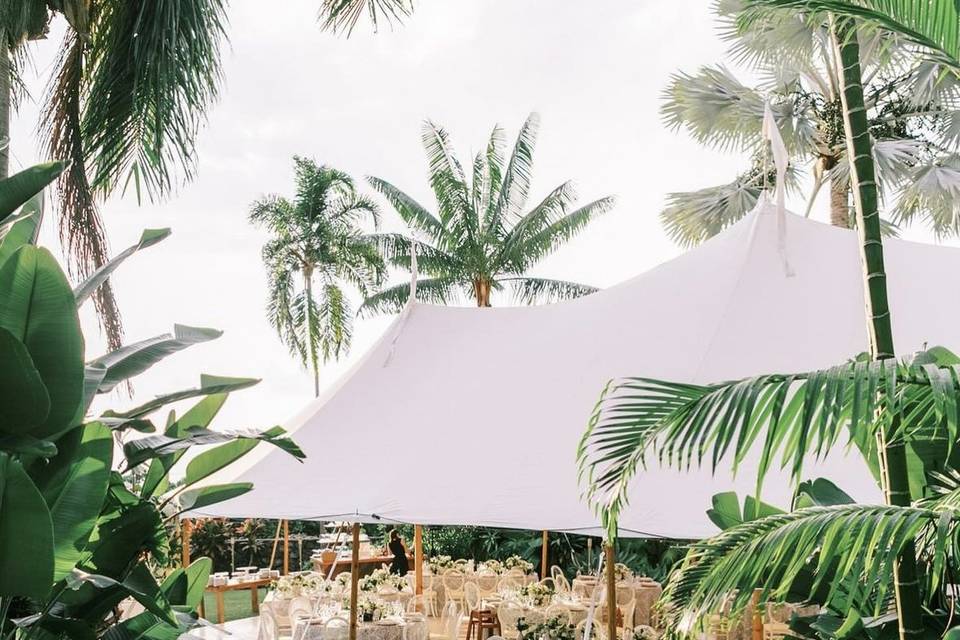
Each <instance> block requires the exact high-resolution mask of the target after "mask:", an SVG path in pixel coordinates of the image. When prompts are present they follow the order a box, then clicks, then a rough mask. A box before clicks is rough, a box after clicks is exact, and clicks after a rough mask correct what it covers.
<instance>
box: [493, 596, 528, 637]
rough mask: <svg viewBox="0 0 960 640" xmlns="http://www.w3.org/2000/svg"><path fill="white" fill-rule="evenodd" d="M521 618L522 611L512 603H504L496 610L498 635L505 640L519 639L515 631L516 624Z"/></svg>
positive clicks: (518, 633)
mask: <svg viewBox="0 0 960 640" xmlns="http://www.w3.org/2000/svg"><path fill="white" fill-rule="evenodd" d="M522 617H523V609H522V608H521V607H520V606H519V605H517V604H515V603H513V602H504V603H503V604H501V605H500V608H499V609H498V610H497V618H498V619H499V620H500V633H501V634H502V635H503V637H504V639H505V640H517V639H518V638H519V637H520V631H519V629H517V622H518V621H519V620H520V618H522Z"/></svg>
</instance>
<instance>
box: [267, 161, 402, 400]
mask: <svg viewBox="0 0 960 640" xmlns="http://www.w3.org/2000/svg"><path fill="white" fill-rule="evenodd" d="M294 167H295V171H296V185H297V195H296V197H295V198H294V199H293V201H290V200H287V199H286V198H283V197H281V196H276V195H274V196H268V197H266V198H263V199H262V200H258V201H257V202H255V203H254V204H253V206H252V207H251V209H250V221H251V222H253V223H255V224H258V225H261V226H263V227H266V229H267V230H268V231H269V232H270V235H271V238H270V240H269V241H268V242H267V244H266V245H264V247H263V263H264V266H266V269H267V279H268V289H269V301H268V302H267V317H268V318H269V320H270V324H272V325H273V327H274V329H275V330H276V331H277V333H278V334H279V335H280V339H281V340H282V341H283V342H284V344H286V345H287V347H288V348H289V349H290V353H292V354H293V355H295V356H297V357H298V358H299V359H300V361H301V362H302V363H303V365H304V366H306V367H309V368H310V369H311V371H312V372H313V384H314V393H315V394H316V395H319V394H320V361H321V360H322V361H323V362H327V361H328V360H330V359H331V358H337V357H339V356H340V354H341V353H345V352H347V351H348V350H349V349H350V339H351V336H352V335H353V315H354V312H353V310H352V307H351V304H350V300H349V298H348V296H347V294H346V292H345V291H344V286H345V285H349V286H351V287H354V288H355V289H357V290H358V291H359V292H360V294H361V295H363V296H367V295H369V294H370V293H371V292H372V290H373V289H375V288H376V287H377V286H379V285H380V283H381V282H382V280H383V276H384V272H385V271H386V265H385V264H384V261H383V258H382V257H381V256H380V253H379V251H378V248H377V244H376V241H375V240H374V239H373V238H372V237H371V236H369V235H366V234H364V233H363V232H362V231H361V230H360V228H359V226H358V225H359V224H360V223H361V222H363V221H370V222H372V223H373V224H374V225H376V224H377V223H378V222H379V212H378V211H377V207H376V204H375V203H374V202H372V201H371V200H370V199H368V198H367V197H365V196H363V195H360V194H358V193H357V191H356V188H355V186H354V183H353V180H352V179H351V178H350V176H348V175H347V174H345V173H343V172H342V171H338V170H336V169H332V168H330V167H325V166H317V164H316V163H315V162H313V161H312V160H307V159H305V158H294Z"/></svg>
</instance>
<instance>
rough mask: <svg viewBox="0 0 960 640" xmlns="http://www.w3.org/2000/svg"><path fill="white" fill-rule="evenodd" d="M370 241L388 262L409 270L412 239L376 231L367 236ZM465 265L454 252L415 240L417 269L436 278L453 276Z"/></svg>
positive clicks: (461, 270) (460, 271) (397, 234)
mask: <svg viewBox="0 0 960 640" xmlns="http://www.w3.org/2000/svg"><path fill="white" fill-rule="evenodd" d="M369 238H370V241H371V242H372V243H373V244H374V246H375V247H376V248H377V250H378V251H379V252H380V254H381V255H383V257H384V258H386V259H387V260H388V261H389V262H390V264H392V265H394V266H396V267H400V268H402V269H406V270H407V271H409V270H410V268H411V264H412V260H411V257H410V253H411V247H412V244H413V241H412V240H411V239H410V238H408V237H406V236H404V235H402V234H399V233H377V234H371V235H370V236H369ZM464 267H465V265H464V264H463V262H462V261H461V260H460V259H459V258H458V256H457V254H456V253H452V254H451V253H447V252H445V251H442V250H440V249H437V248H436V247H433V246H431V245H429V244H427V243H424V242H417V269H419V270H420V272H421V273H425V274H427V275H429V276H433V277H437V278H447V279H449V278H455V277H456V276H457V274H459V273H462V272H463V270H464Z"/></svg>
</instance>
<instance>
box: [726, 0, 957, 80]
mask: <svg viewBox="0 0 960 640" xmlns="http://www.w3.org/2000/svg"><path fill="white" fill-rule="evenodd" d="M744 3H745V6H746V8H747V9H748V10H747V11H745V12H744V13H743V14H742V16H741V24H743V25H744V26H745V27H747V26H749V24H750V23H751V22H752V21H754V20H757V19H758V16H763V15H764V13H765V11H766V10H769V9H794V10H801V11H820V12H829V13H833V14H836V15H843V16H849V17H851V18H856V19H858V20H863V21H866V22H869V23H872V24H875V25H877V26H879V27H881V28H883V29H886V30H888V31H891V32H894V33H897V34H900V35H902V36H903V37H905V38H906V39H908V40H909V41H910V42H912V43H914V44H916V45H918V46H920V47H923V48H925V49H929V50H930V51H931V52H932V53H933V54H934V55H935V56H936V59H937V60H938V61H940V62H942V63H944V64H948V65H950V66H952V67H953V68H955V69H960V7H958V5H957V3H956V2H954V1H953V0H744Z"/></svg>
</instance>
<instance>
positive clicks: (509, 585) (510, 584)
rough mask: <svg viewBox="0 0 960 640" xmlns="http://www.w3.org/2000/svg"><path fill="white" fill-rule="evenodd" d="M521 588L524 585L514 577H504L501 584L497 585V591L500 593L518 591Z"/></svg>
mask: <svg viewBox="0 0 960 640" xmlns="http://www.w3.org/2000/svg"><path fill="white" fill-rule="evenodd" d="M521 586H523V583H522V582H520V581H519V580H517V579H516V578H515V577H514V576H503V577H502V578H500V582H499V583H498V584H497V591H499V592H500V593H506V592H510V591H516V590H517V589H519V588H520V587H521Z"/></svg>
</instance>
